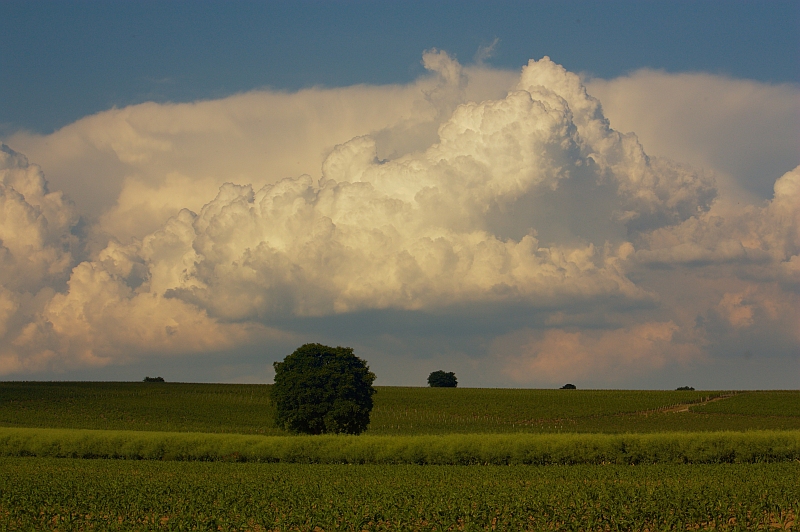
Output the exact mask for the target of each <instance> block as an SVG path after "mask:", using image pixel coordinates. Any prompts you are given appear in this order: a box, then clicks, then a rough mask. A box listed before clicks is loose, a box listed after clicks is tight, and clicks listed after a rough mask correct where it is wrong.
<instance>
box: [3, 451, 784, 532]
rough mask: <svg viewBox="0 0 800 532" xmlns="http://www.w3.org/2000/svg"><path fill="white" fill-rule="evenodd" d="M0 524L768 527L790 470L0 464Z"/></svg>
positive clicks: (776, 524)
mask: <svg viewBox="0 0 800 532" xmlns="http://www.w3.org/2000/svg"><path fill="white" fill-rule="evenodd" d="M0 469H2V470H3V472H4V474H3V475H2V476H0V526H2V528H3V529H5V530H8V529H11V530H13V529H40V530H44V529H58V530H89V529H95V530H115V529H123V530H131V529H148V530H149V529H153V530H159V529H161V530H211V529H213V530H314V529H315V527H318V528H317V530H342V529H343V530H608V529H611V530H617V529H620V530H686V529H697V528H699V529H712V528H713V529H715V530H756V529H765V530H774V529H790V528H791V527H793V526H794V527H795V528H797V527H796V525H795V524H794V519H795V518H796V516H797V515H798V514H799V512H800V483H798V482H797V479H798V478H800V464H798V463H792V462H788V463H780V464H756V465H748V466H740V465H723V466H664V465H657V466H570V467H538V468H531V467H493V466H485V467H469V466H322V465H284V464H225V463H202V462H189V463H177V462H148V461H144V462H141V461H140V462H132V461H124V460H115V461H107V460H70V459H61V460H58V459H41V458H36V459H31V458H27V459H25V458H17V459H10V458H4V459H0Z"/></svg>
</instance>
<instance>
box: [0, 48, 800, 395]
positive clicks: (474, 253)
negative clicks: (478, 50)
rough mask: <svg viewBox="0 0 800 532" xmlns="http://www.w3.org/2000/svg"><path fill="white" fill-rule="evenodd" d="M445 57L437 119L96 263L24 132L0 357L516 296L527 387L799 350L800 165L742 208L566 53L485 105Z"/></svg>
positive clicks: (391, 131)
mask: <svg viewBox="0 0 800 532" xmlns="http://www.w3.org/2000/svg"><path fill="white" fill-rule="evenodd" d="M425 61H426V67H428V68H429V69H431V70H433V71H434V72H435V73H436V75H437V76H438V78H436V79H437V80H438V81H435V82H434V83H433V85H429V88H428V89H426V90H425V91H423V99H424V100H425V101H427V102H428V103H429V104H430V105H432V106H433V107H434V110H433V111H426V113H427V114H426V116H427V120H428V122H425V121H424V120H419V119H415V120H411V121H410V122H408V121H406V122H404V121H403V120H402V119H393V122H392V124H390V125H389V126H388V128H386V127H384V128H381V129H377V130H373V131H372V132H371V131H370V130H367V131H363V132H362V134H361V135H359V136H355V137H353V138H351V139H350V140H348V141H346V142H343V143H341V144H338V145H336V146H335V147H333V148H332V149H331V150H329V153H328V155H327V156H326V157H325V158H324V160H323V162H322V165H321V169H320V171H319V172H317V173H316V174H314V175H307V174H304V175H298V176H294V177H286V178H283V179H276V176H268V177H265V178H264V179H262V180H260V182H262V183H263V182H266V183H267V184H266V185H259V186H253V185H251V184H241V183H239V184H236V183H235V182H233V181H235V180H233V179H232V180H231V181H232V182H228V183H226V184H224V185H222V186H221V187H219V190H218V192H217V194H216V197H214V198H213V199H212V198H209V199H208V200H206V202H205V204H204V205H203V206H202V208H200V209H195V210H190V209H183V210H181V211H180V212H178V213H177V214H176V215H174V216H172V217H170V218H169V219H168V220H167V221H166V223H164V224H163V225H161V226H160V227H159V228H158V229H156V230H154V231H152V232H150V233H149V234H147V235H145V236H143V237H141V238H132V239H127V240H124V241H121V240H120V239H117V238H114V237H110V239H109V242H108V244H107V245H105V246H104V247H103V246H101V248H99V251H95V252H92V253H91V256H90V257H89V260H82V261H81V260H79V259H77V258H76V257H77V256H78V255H76V253H75V249H78V248H79V247H80V245H81V242H79V237H78V236H76V235H78V234H79V232H78V231H76V230H75V227H76V226H77V225H78V217H77V214H76V210H75V207H74V206H73V205H72V204H70V203H68V202H67V201H66V200H65V199H64V198H63V197H62V196H61V195H60V194H58V193H49V192H47V187H46V184H45V182H44V179H43V177H42V174H41V171H39V170H38V169H37V168H36V167H35V166H33V165H29V164H28V163H27V161H25V159H24V158H23V157H22V156H21V155H19V154H17V153H15V152H13V151H12V150H10V149H6V148H4V151H3V157H4V159H3V167H2V168H3V170H2V172H3V176H4V177H3V187H4V188H3V189H2V194H3V195H2V197H0V200H1V201H2V203H1V204H0V217H4V218H3V220H4V223H3V225H2V227H3V229H2V231H3V234H2V235H0V238H2V241H3V247H2V248H0V251H2V253H3V255H2V260H3V265H4V268H3V274H2V292H0V342H2V344H0V345H2V350H1V351H0V356H1V357H2V358H0V361H2V366H0V371H2V372H3V373H5V374H10V373H15V372H25V371H39V370H43V369H51V370H54V369H55V370H57V369H59V368H63V367H80V366H81V365H103V364H116V363H127V362H130V361H131V360H135V359H136V357H139V356H145V355H148V354H154V353H158V354H170V353H172V354H191V353H207V352H219V351H226V350H232V349H236V348H237V347H240V346H244V345H250V344H253V343H256V342H263V341H269V340H270V339H271V340H276V339H281V338H283V339H286V338H292V337H293V334H294V333H292V332H291V327H289V328H288V329H287V328H286V323H287V320H292V319H295V320H303V319H318V318H325V317H331V316H342V315H348V314H354V313H360V312H371V311H374V312H381V311H397V312H411V313H423V314H431V315H434V314H435V315H447V314H449V313H462V314H463V313H464V312H465V309H467V310H466V312H469V309H470V308H474V309H475V310H474V312H476V313H480V312H485V309H487V308H494V309H498V308H504V307H505V308H512V307H513V308H514V309H518V310H517V311H516V312H521V313H522V317H521V318H520V320H521V321H522V323H523V325H522V327H521V328H520V327H519V326H516V328H514V330H508V329H507V328H506V329H498V330H497V331H495V332H494V333H491V332H490V333H487V334H488V336H487V337H486V338H483V339H482V342H483V343H484V344H485V351H484V355H483V358H480V357H479V360H478V361H477V362H475V361H473V365H475V364H477V366H475V367H479V368H480V367H483V368H484V369H483V370H480V369H479V370H477V371H479V372H480V371H489V372H490V373H491V371H494V374H495V375H496V376H505V377H502V378H506V379H511V381H512V382H515V383H531V382H550V381H553V382H557V381H558V380H562V379H564V378H566V377H568V376H569V375H577V373H576V371H577V369H576V368H581V369H580V372H579V373H580V374H581V375H584V376H586V378H590V377H592V376H594V377H595V378H599V379H600V381H602V379H607V381H608V382H614V379H615V378H623V377H625V376H629V375H639V374H642V373H643V372H644V373H647V372H652V371H656V370H659V369H661V368H664V367H667V366H669V365H670V364H693V363H705V361H707V360H708V359H709V357H713V356H715V353H716V351H715V349H718V348H717V347H715V346H716V345H718V344H719V342H717V339H718V338H721V337H723V336H725V335H727V337H730V336H731V331H737V334H739V335H744V336H741V338H745V340H746V339H747V338H750V339H751V340H753V341H755V340H754V339H757V338H761V337H763V336H764V335H765V334H766V333H767V332H768V331H772V332H777V334H776V336H775V338H774V341H773V342H772V343H773V346H774V348H775V349H776V350H777V351H778V352H786V350H787V348H788V349H789V350H790V351H791V349H793V348H794V349H796V346H797V345H800V338H798V337H797V333H796V332H795V331H796V330H797V329H794V328H793V325H796V324H797V318H798V311H797V305H796V303H797V302H798V290H797V286H798V284H800V283H798V280H797V276H798V271H800V269H798V264H800V261H798V247H800V240H798V216H799V214H798V213H799V212H800V209H798V195H799V192H798V176H799V175H800V170H798V169H795V170H794V171H792V172H790V173H788V174H786V175H784V176H783V177H781V178H780V179H779V180H778V181H777V182H776V185H775V197H774V199H772V200H770V201H767V202H765V203H764V204H763V205H753V206H750V207H748V208H746V209H742V210H741V211H739V212H737V213H736V214H735V215H724V216H723V215H721V214H720V213H718V212H716V211H715V205H716V203H715V199H716V198H717V196H718V193H719V191H718V189H717V186H716V184H715V180H714V177H713V175H712V173H710V172H705V171H703V172H700V171H696V170H693V169H692V168H689V167H687V166H685V165H681V164H679V163H676V162H673V161H670V160H667V159H663V158H658V157H648V155H647V154H646V153H645V150H644V148H643V147H642V146H641V144H640V143H639V141H638V139H637V137H636V136H635V135H634V134H632V133H628V134H622V133H619V132H618V131H615V130H614V129H613V128H612V127H611V124H610V123H609V121H608V120H607V119H606V118H605V117H604V115H603V110H602V106H601V103H600V102H599V101H598V100H596V99H595V98H593V97H591V96H590V95H589V94H587V91H586V89H585V87H584V85H583V83H582V81H581V79H580V78H579V77H578V76H577V75H575V74H572V73H570V72H567V71H566V70H565V69H564V68H562V67H561V66H559V65H557V64H555V63H553V62H552V61H550V60H549V59H548V58H544V59H542V60H540V61H531V62H530V63H529V64H528V65H527V66H525V67H524V68H523V69H522V72H521V74H520V76H519V77H518V80H517V82H516V84H515V85H513V86H511V90H510V91H509V92H508V93H507V94H506V96H505V97H500V98H491V99H484V100H481V101H469V98H468V94H469V89H468V76H467V75H466V74H465V73H464V71H463V70H462V68H461V66H460V65H459V64H458V63H456V62H455V61H454V60H453V59H451V58H450V57H448V56H447V55H446V54H444V53H442V52H436V53H429V54H427V55H426V59H425ZM484 92H491V91H484ZM386 97H387V98H389V97H390V96H389V95H387V96H386ZM403 98H406V97H405V96H404V97H403ZM387 105H388V104H387ZM412 107H413V106H412ZM401 114H402V113H401ZM425 124H428V125H427V126H426V125H425ZM431 124H434V125H436V126H437V128H438V130H437V134H436V135H435V136H433V137H430V141H429V142H427V143H426V144H425V145H423V146H418V144H419V142H420V141H419V139H423V138H428V137H426V135H428V132H427V130H426V128H427V127H429V126H430V125H431ZM415 132H416V133H418V134H419V135H418V136H417V137H416V138H417V140H416V141H410V140H409V139H410V138H412V137H414V135H415V134H416V133H415ZM164 142H167V143H169V139H166V140H164ZM387 142H388V143H389V144H391V145H392V146H394V148H393V149H390V150H387V149H385V147H384V148H381V143H387ZM146 148H147V146H144V148H143V149H146ZM134 162H135V161H134ZM108 212H111V211H108ZM5 220H13V224H12V223H10V222H9V224H6V223H5ZM102 223H103V220H102V218H101V219H100V224H101V225H102ZM80 234H82V233H80ZM97 234H103V232H102V231H99V233H96V234H95V238H96V235H97ZM125 234H130V232H125ZM6 265H7V266H6ZM709 278H712V280H711V281H708V279H709ZM676 285H679V288H676V287H675V286H676ZM687 293H691V294H692V297H682V294H683V296H685V295H686V294H687ZM481 309H484V310H481ZM525 316H530V319H529V320H528V321H527V322H526V318H525ZM361 334H368V331H367V332H364V331H362V332H361ZM376 334H383V335H386V334H391V331H385V330H384V331H379V332H377V333H376ZM747 335H750V336H747ZM793 346H794V347H793ZM489 368H494V369H492V370H490V369H489ZM598 376H600V377H598ZM498 378H501V377H498ZM537 379H538V380H537Z"/></svg>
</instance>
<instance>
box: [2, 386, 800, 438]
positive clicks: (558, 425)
mask: <svg viewBox="0 0 800 532" xmlns="http://www.w3.org/2000/svg"><path fill="white" fill-rule="evenodd" d="M269 390H270V387H269V386H267V385H236V384H180V383H164V384H149V383H20V382H5V383H0V426H7V427H13V426H17V427H61V428H82V429H103V430H146V431H187V432H222V433H239V434H263V435H280V434H284V433H283V432H282V431H281V430H280V429H278V428H276V427H275V425H274V422H273V406H272V403H271V401H270V397H269ZM717 397H726V398H725V399H724V400H721V401H716V402H711V403H707V404H705V405H703V404H702V403H703V402H704V401H705V400H706V399H709V398H717ZM374 399H375V407H374V410H373V412H372V419H371V423H370V428H369V430H368V433H370V434H376V435H410V434H446V433H515V432H534V433H552V432H590V433H596V432H605V433H625V432H640V433H648V432H670V431H719V430H798V429H800V412H798V411H797V408H798V407H797V406H796V405H798V404H800V392H797V391H794V392H746V393H739V394H736V395H733V396H729V394H726V393H724V392H700V391H697V392H692V391H689V392H683V391H682V392H677V391H635V390H518V389H517V390H514V389H469V388H463V389H462V388H456V389H434V388H400V387H378V393H377V394H376V395H375V397H374ZM679 405H686V406H691V405H695V406H691V408H690V409H689V410H688V411H673V410H676V409H675V408H674V407H676V406H679ZM727 405H732V406H731V407H730V408H729V407H728V406H727ZM792 405H795V406H792ZM742 413H746V414H747V415H746V416H745V415H742Z"/></svg>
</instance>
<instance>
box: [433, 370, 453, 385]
mask: <svg viewBox="0 0 800 532" xmlns="http://www.w3.org/2000/svg"><path fill="white" fill-rule="evenodd" d="M428 386H430V387H431V388H455V387H456V386H458V379H456V374H455V373H453V372H452V371H448V372H445V371H443V370H439V371H434V372H433V373H431V374H430V375H428Z"/></svg>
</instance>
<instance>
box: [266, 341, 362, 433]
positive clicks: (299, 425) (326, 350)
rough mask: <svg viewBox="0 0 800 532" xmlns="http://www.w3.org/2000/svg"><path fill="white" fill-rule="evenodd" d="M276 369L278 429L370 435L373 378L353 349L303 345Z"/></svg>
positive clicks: (276, 363)
mask: <svg viewBox="0 0 800 532" xmlns="http://www.w3.org/2000/svg"><path fill="white" fill-rule="evenodd" d="M273 366H274V367H275V384H274V386H273V387H272V397H273V400H274V401H275V421H276V424H277V425H278V426H279V427H282V428H284V429H286V430H288V431H290V432H295V433H305V434H324V433H345V434H360V433H361V432H363V431H364V430H366V428H367V426H368V425H369V415H370V412H371V411H372V395H373V394H374V393H375V388H373V386H372V383H373V382H374V381H375V374H374V373H372V372H371V371H370V370H369V366H367V364H366V362H365V361H363V360H361V359H360V358H358V357H357V356H355V354H354V353H353V349H352V348H350V347H329V346H326V345H322V344H305V345H303V346H301V347H299V348H297V349H296V350H295V352H294V353H292V354H291V355H289V356H287V357H286V358H285V359H283V362H275V363H274V364H273Z"/></svg>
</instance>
